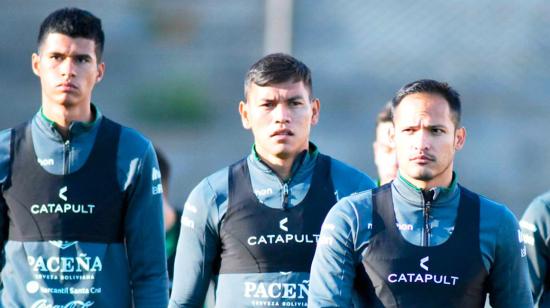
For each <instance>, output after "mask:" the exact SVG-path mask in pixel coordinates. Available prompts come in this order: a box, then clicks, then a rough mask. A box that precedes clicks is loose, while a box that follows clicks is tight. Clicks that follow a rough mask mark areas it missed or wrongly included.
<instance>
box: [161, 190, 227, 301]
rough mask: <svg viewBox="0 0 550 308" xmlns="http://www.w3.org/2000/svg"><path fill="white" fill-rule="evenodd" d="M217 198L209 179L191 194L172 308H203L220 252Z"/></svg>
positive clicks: (176, 272) (181, 232)
mask: <svg viewBox="0 0 550 308" xmlns="http://www.w3.org/2000/svg"><path fill="white" fill-rule="evenodd" d="M216 199H217V196H216V193H215V192H214V190H213V189H212V187H211V185H210V183H209V181H208V179H205V180H203V181H202V182H201V183H199V185H197V187H195V188H194V189H193V191H192V192H191V194H190V195H189V197H188V199H187V201H186V203H185V207H184V210H183V214H182V216H181V229H180V235H179V240H178V247H177V250H176V260H175V265H174V281H173V287H172V295H171V298H170V304H169V307H202V305H203V302H204V300H205V296H206V291H207V290H208V286H209V283H210V280H211V277H212V272H213V267H214V265H215V261H216V256H217V255H218V253H219V250H218V247H219V235H218V227H217V226H218V221H219V219H218V207H217V202H216V201H217V200H216Z"/></svg>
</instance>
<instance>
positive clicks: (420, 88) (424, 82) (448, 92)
mask: <svg viewBox="0 0 550 308" xmlns="http://www.w3.org/2000/svg"><path fill="white" fill-rule="evenodd" d="M414 93H431V94H438V95H441V96H442V97H443V98H444V99H445V100H446V101H447V103H449V108H450V109H451V119H452V120H453V122H454V124H455V127H456V128H458V127H459V125H460V118H461V112H462V111H461V109H462V107H461V102H460V95H459V94H458V92H456V91H455V90H454V89H453V88H451V86H449V84H448V83H446V82H440V81H436V80H433V79H420V80H417V81H413V82H411V83H408V84H406V85H404V86H403V87H401V89H399V91H397V93H396V94H395V96H394V97H393V99H392V111H393V112H395V108H397V106H399V103H401V101H402V100H403V99H404V98H405V97H406V96H407V95H410V94H414Z"/></svg>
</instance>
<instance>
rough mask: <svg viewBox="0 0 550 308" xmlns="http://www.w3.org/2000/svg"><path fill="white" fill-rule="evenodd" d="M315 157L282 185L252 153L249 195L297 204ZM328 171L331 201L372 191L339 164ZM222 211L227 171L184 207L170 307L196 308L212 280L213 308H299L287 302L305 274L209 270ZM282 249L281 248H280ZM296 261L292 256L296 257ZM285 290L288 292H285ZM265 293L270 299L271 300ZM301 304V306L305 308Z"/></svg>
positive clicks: (307, 156)
mask: <svg viewBox="0 0 550 308" xmlns="http://www.w3.org/2000/svg"><path fill="white" fill-rule="evenodd" d="M317 158H318V151H317V150H316V148H315V146H314V145H313V144H311V147H310V151H309V152H307V153H304V154H302V156H301V157H300V159H297V160H296V162H295V164H294V166H293V169H292V177H291V179H290V180H288V181H286V182H283V181H281V180H280V179H279V177H278V176H277V175H276V174H275V172H273V170H271V169H270V168H269V167H268V166H267V165H265V164H264V163H263V162H262V161H261V160H260V159H259V158H258V156H257V155H256V154H255V151H254V150H253V151H252V153H251V154H250V155H249V156H248V157H247V160H246V163H247V164H248V168H249V170H250V180H251V184H252V188H253V190H254V194H255V195H256V196H257V197H258V199H259V201H260V202H261V204H262V206H268V207H271V208H276V209H282V208H283V202H284V200H285V194H286V199H287V202H288V205H289V206H290V207H293V206H295V205H297V204H299V203H300V202H301V201H302V200H303V199H304V197H305V195H306V193H307V192H308V190H309V188H310V184H311V181H312V174H313V170H314V167H315V165H316V161H317ZM330 172H331V177H332V178H331V179H330V180H331V181H332V183H333V186H334V194H335V196H336V199H339V198H341V197H344V196H348V195H350V194H352V193H355V192H359V191H362V190H366V189H371V188H374V187H375V186H374V183H373V182H372V180H371V179H370V178H369V177H368V176H367V175H365V174H364V173H362V172H360V171H358V170H356V169H354V168H352V167H350V166H348V165H346V164H344V163H342V162H340V161H338V160H335V159H331V168H330ZM227 207H228V168H224V169H222V170H220V171H218V172H216V173H214V174H212V175H210V176H208V177H207V178H205V179H204V180H203V181H201V182H200V183H199V184H198V185H197V187H195V189H193V191H192V192H191V194H190V195H189V198H188V199H187V201H186V203H185V208H184V212H183V216H182V221H181V225H182V227H181V233H180V237H179V241H178V249H177V255H176V264H175V270H174V284H173V291H172V296H171V298H170V307H200V306H201V305H202V302H203V300H204V297H205V293H206V290H207V288H208V284H209V282H210V280H211V279H212V278H213V279H214V280H215V281H216V283H215V285H216V290H215V293H216V299H217V301H216V307H229V306H231V305H232V307H255V306H258V305H265V304H270V303H271V304H277V305H283V304H286V303H294V304H298V303H297V302H298V299H295V300H292V299H290V297H292V296H291V293H292V294H294V293H297V292H302V291H304V290H302V289H301V288H303V287H304V286H305V287H307V284H308V282H309V272H292V273H279V272H275V273H272V272H269V273H240V274H224V273H222V274H220V275H219V276H218V275H216V276H215V277H214V274H213V267H215V266H216V264H217V258H218V257H219V253H220V251H219V249H218V247H219V243H220V229H221V226H222V225H223V223H224V218H225V214H226V211H227ZM304 219H307V217H304ZM281 249H285V247H284V245H282V246H281ZM301 257H302V256H299V255H296V258H301ZM262 283H263V284H262ZM244 285H251V286H252V285H254V286H258V288H257V289H256V290H255V291H254V293H255V295H257V297H258V298H256V300H255V301H251V299H250V298H247V292H248V293H250V292H251V291H250V290H248V291H247V289H246V288H245V287H243V286H244ZM267 285H271V286H272V289H271V291H269V287H267V289H266V292H263V287H265V286H267ZM285 286H288V288H286V289H285ZM285 290H286V292H287V293H288V294H286V295H287V297H288V298H287V299H284V298H282V297H285V294H284V293H285ZM269 292H271V293H273V294H272V295H274V296H273V297H270V296H269V295H270V294H269ZM304 292H305V291H304ZM304 292H302V293H304ZM275 293H277V294H275ZM248 295H250V294H248ZM302 295H304V296H305V294H302ZM277 296H278V298H275V297H277ZM302 300H303V299H302ZM306 302H307V298H306ZM306 302H303V303H304V305H305V304H306Z"/></svg>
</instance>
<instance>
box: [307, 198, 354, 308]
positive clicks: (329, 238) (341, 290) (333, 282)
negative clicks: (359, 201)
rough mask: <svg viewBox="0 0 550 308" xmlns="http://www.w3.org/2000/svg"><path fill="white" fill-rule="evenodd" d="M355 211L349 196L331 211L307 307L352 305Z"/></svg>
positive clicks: (318, 253)
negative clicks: (348, 198)
mask: <svg viewBox="0 0 550 308" xmlns="http://www.w3.org/2000/svg"><path fill="white" fill-rule="evenodd" d="M356 227H357V218H356V215H355V211H354V210H353V208H352V206H351V204H350V203H349V202H348V200H347V198H344V199H342V200H340V201H339V202H338V203H336V205H335V206H334V207H333V208H332V209H331V210H330V212H329V213H328V215H327V217H326V219H325V221H324V223H323V226H322V228H321V234H320V237H319V241H318V243H317V249H316V251H315V256H314V258H313V263H312V265H311V275H310V286H309V298H308V307H351V306H352V303H351V301H352V291H353V281H354V278H355V264H356V260H357V257H356V253H355V241H354V238H355V236H354V231H355V230H356Z"/></svg>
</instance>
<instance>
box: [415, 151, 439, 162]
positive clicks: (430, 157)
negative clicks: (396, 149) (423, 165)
mask: <svg viewBox="0 0 550 308" xmlns="http://www.w3.org/2000/svg"><path fill="white" fill-rule="evenodd" d="M417 159H424V160H429V161H436V157H435V156H434V155H431V154H426V153H424V154H415V155H413V156H409V160H417Z"/></svg>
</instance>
